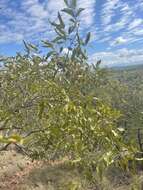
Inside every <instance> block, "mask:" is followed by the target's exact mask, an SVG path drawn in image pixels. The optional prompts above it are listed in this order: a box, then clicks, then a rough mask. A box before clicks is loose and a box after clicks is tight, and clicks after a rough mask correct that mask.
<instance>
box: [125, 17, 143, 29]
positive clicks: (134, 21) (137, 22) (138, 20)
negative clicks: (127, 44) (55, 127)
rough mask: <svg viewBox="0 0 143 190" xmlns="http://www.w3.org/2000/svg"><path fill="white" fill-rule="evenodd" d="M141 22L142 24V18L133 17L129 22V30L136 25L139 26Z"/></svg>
mask: <svg viewBox="0 0 143 190" xmlns="http://www.w3.org/2000/svg"><path fill="white" fill-rule="evenodd" d="M141 24H143V19H141V18H137V19H134V20H133V22H132V23H130V25H129V28H128V29H129V30H131V29H133V28H135V27H138V26H140V25H141Z"/></svg>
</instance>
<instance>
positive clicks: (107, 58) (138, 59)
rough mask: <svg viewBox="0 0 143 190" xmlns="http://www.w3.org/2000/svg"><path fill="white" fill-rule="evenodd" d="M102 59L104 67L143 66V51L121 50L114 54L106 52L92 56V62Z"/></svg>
mask: <svg viewBox="0 0 143 190" xmlns="http://www.w3.org/2000/svg"><path fill="white" fill-rule="evenodd" d="M99 59H101V60H102V63H103V65H104V66H118V65H134V64H143V49H139V50H137V49H126V48H123V49H119V50H116V51H114V52H112V51H105V52H99V53H95V54H93V55H92V60H91V62H96V61H97V60H99Z"/></svg>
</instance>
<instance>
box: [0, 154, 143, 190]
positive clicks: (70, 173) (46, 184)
mask: <svg viewBox="0 0 143 190" xmlns="http://www.w3.org/2000/svg"><path fill="white" fill-rule="evenodd" d="M142 182H143V174H142V173H140V175H138V176H134V177H133V178H132V177H131V176H130V175H125V174H124V173H122V172H121V171H119V170H116V169H112V170H111V171H110V172H108V173H107V176H106V178H105V177H104V179H103V181H102V183H101V182H100V181H98V185H97V184H96V183H95V184H92V185H91V184H89V182H88V181H86V180H85V178H83V176H82V174H81V173H79V172H78V170H76V169H75V168H74V167H72V166H71V165H69V164H68V163H67V161H60V162H59V161H57V162H54V163H42V162H31V161H30V160H29V159H28V158H26V157H24V156H23V155H21V154H18V153H15V152H14V151H8V152H3V153H1V155H0V189H2V190H7V189H10V190H143V187H141V185H140V184H141V183H142Z"/></svg>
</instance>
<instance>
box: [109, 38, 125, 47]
mask: <svg viewBox="0 0 143 190" xmlns="http://www.w3.org/2000/svg"><path fill="white" fill-rule="evenodd" d="M126 42H127V39H125V38H123V37H122V36H120V37H118V38H116V39H115V40H114V41H113V42H111V46H117V45H122V44H125V43H126Z"/></svg>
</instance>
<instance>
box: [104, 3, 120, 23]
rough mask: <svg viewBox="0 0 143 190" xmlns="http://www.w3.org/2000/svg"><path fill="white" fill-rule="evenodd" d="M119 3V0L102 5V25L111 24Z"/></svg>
mask: <svg viewBox="0 0 143 190" xmlns="http://www.w3.org/2000/svg"><path fill="white" fill-rule="evenodd" d="M119 2H120V1H119V0H107V1H106V3H105V4H104V5H103V12H102V21H103V24H104V25H107V24H109V23H110V22H111V20H112V18H113V16H114V15H115V10H116V8H117V5H118V3H119Z"/></svg>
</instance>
